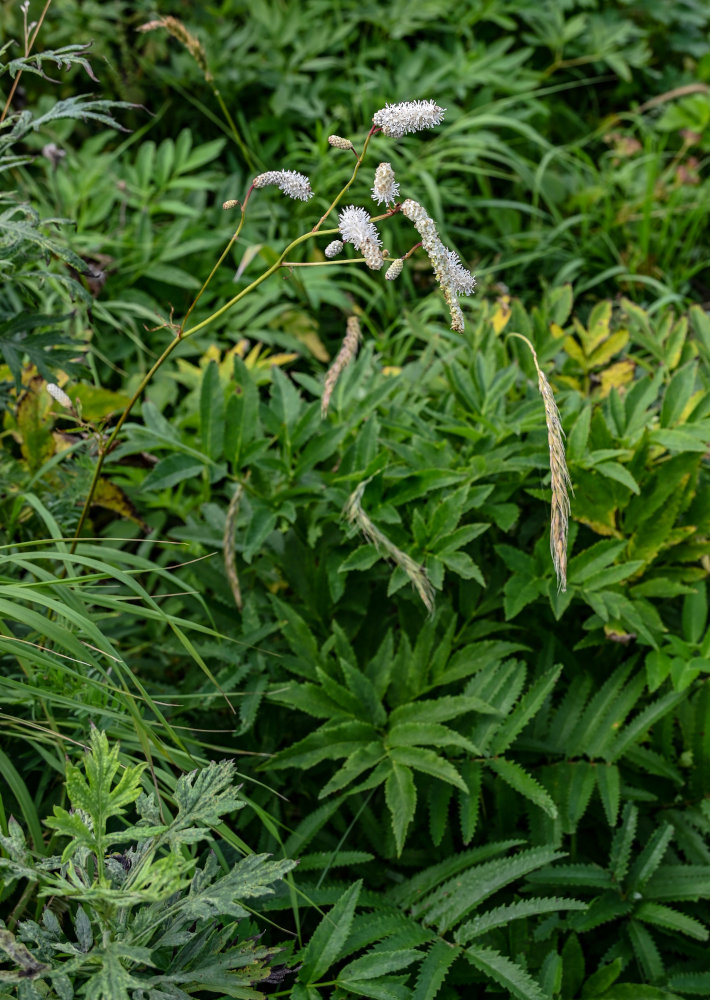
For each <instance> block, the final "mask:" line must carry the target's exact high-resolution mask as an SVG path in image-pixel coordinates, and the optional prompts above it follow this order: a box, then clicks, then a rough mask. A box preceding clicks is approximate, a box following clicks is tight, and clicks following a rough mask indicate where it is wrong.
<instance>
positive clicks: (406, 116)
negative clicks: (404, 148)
mask: <svg viewBox="0 0 710 1000" xmlns="http://www.w3.org/2000/svg"><path fill="white" fill-rule="evenodd" d="M445 110H446V108H440V107H439V106H438V104H435V103H434V101H404V102H403V103H401V104H387V105H385V107H384V108H382V110H381V111H377V112H376V113H375V114H374V115H373V117H372V120H373V122H374V123H375V125H377V126H378V127H379V128H380V129H381V130H382V134H383V135H388V136H390V137H391V138H393V139H399V138H401V136H403V135H406V134H407V133H408V132H419V131H421V129H424V128H434V126H435V125H439V124H441V122H442V121H443V119H444V111H445Z"/></svg>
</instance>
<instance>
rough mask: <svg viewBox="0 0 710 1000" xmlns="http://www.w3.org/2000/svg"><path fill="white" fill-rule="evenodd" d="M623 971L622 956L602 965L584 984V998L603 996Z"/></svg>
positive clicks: (587, 999) (584, 999) (585, 999)
mask: <svg viewBox="0 0 710 1000" xmlns="http://www.w3.org/2000/svg"><path fill="white" fill-rule="evenodd" d="M622 971H623V963H622V960H621V959H620V958H615V959H614V961H613V962H610V963H609V964H608V965H602V966H601V968H599V969H597V971H596V972H595V973H593V974H592V975H591V976H590V977H589V979H587V981H586V983H585V984H584V985H583V986H582V994H581V995H582V1000H589V998H591V997H599V996H601V995H602V994H603V993H604V992H605V991H606V990H608V989H609V987H610V986H611V985H612V983H615V982H616V980H617V979H618V978H619V976H620V975H621V973H622Z"/></svg>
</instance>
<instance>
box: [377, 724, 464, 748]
mask: <svg viewBox="0 0 710 1000" xmlns="http://www.w3.org/2000/svg"><path fill="white" fill-rule="evenodd" d="M387 743H388V745H389V746H391V747H395V746H410V747H413V746H427V745H429V746H432V745H433V746H440V747H445V746H454V747H463V749H464V750H468V752H469V753H471V754H474V755H475V756H480V754H481V751H480V750H478V749H477V747H476V746H474V744H473V743H471V741H470V740H467V739H466V737H465V736H462V735H461V734H460V733H457V732H456V731H455V730H454V729H449V727H448V726H442V725H441V724H440V723H438V722H401V723H399V724H398V725H394V726H392V728H391V729H390V731H389V733H388V734H387Z"/></svg>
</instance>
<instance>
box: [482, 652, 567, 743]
mask: <svg viewBox="0 0 710 1000" xmlns="http://www.w3.org/2000/svg"><path fill="white" fill-rule="evenodd" d="M561 672H562V667H561V666H555V667H553V668H552V669H551V670H548V671H547V672H546V673H544V674H543V675H542V676H541V677H539V678H538V679H537V680H536V681H535V683H534V684H533V685H532V686H531V687H530V689H529V690H528V691H526V693H525V694H524V695H523V697H522V698H521V699H520V704H519V705H517V706H516V707H515V708H514V709H513V711H512V712H511V713H510V715H509V716H508V717H507V719H506V720H505V722H503V724H502V725H501V726H500V728H499V729H498V731H497V732H496V734H495V736H494V737H493V739H492V740H491V744H490V753H491V754H500V753H503V752H504V751H505V750H507V749H508V748H509V747H510V746H511V744H512V743H513V741H514V740H515V738H516V736H517V735H518V734H519V733H520V732H521V731H522V730H523V729H524V728H525V726H526V725H527V724H528V722H529V721H530V720H531V719H532V718H533V717H534V716H535V714H536V713H537V712H538V711H539V709H540V707H541V706H542V704H543V702H544V701H545V699H546V698H547V697H548V695H549V694H550V692H551V691H552V689H553V687H554V686H555V684H556V683H557V680H558V678H559V676H560V674H561Z"/></svg>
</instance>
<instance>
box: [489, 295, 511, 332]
mask: <svg viewBox="0 0 710 1000" xmlns="http://www.w3.org/2000/svg"><path fill="white" fill-rule="evenodd" d="M510 313H511V310H510V295H501V297H500V298H499V299H498V307H497V309H496V311H495V312H494V313H493V315H492V316H491V323H492V324H493V329H494V331H495V333H496V334H499V333H500V332H501V330H504V329H505V328H506V326H507V325H508V321H509V320H510Z"/></svg>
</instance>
